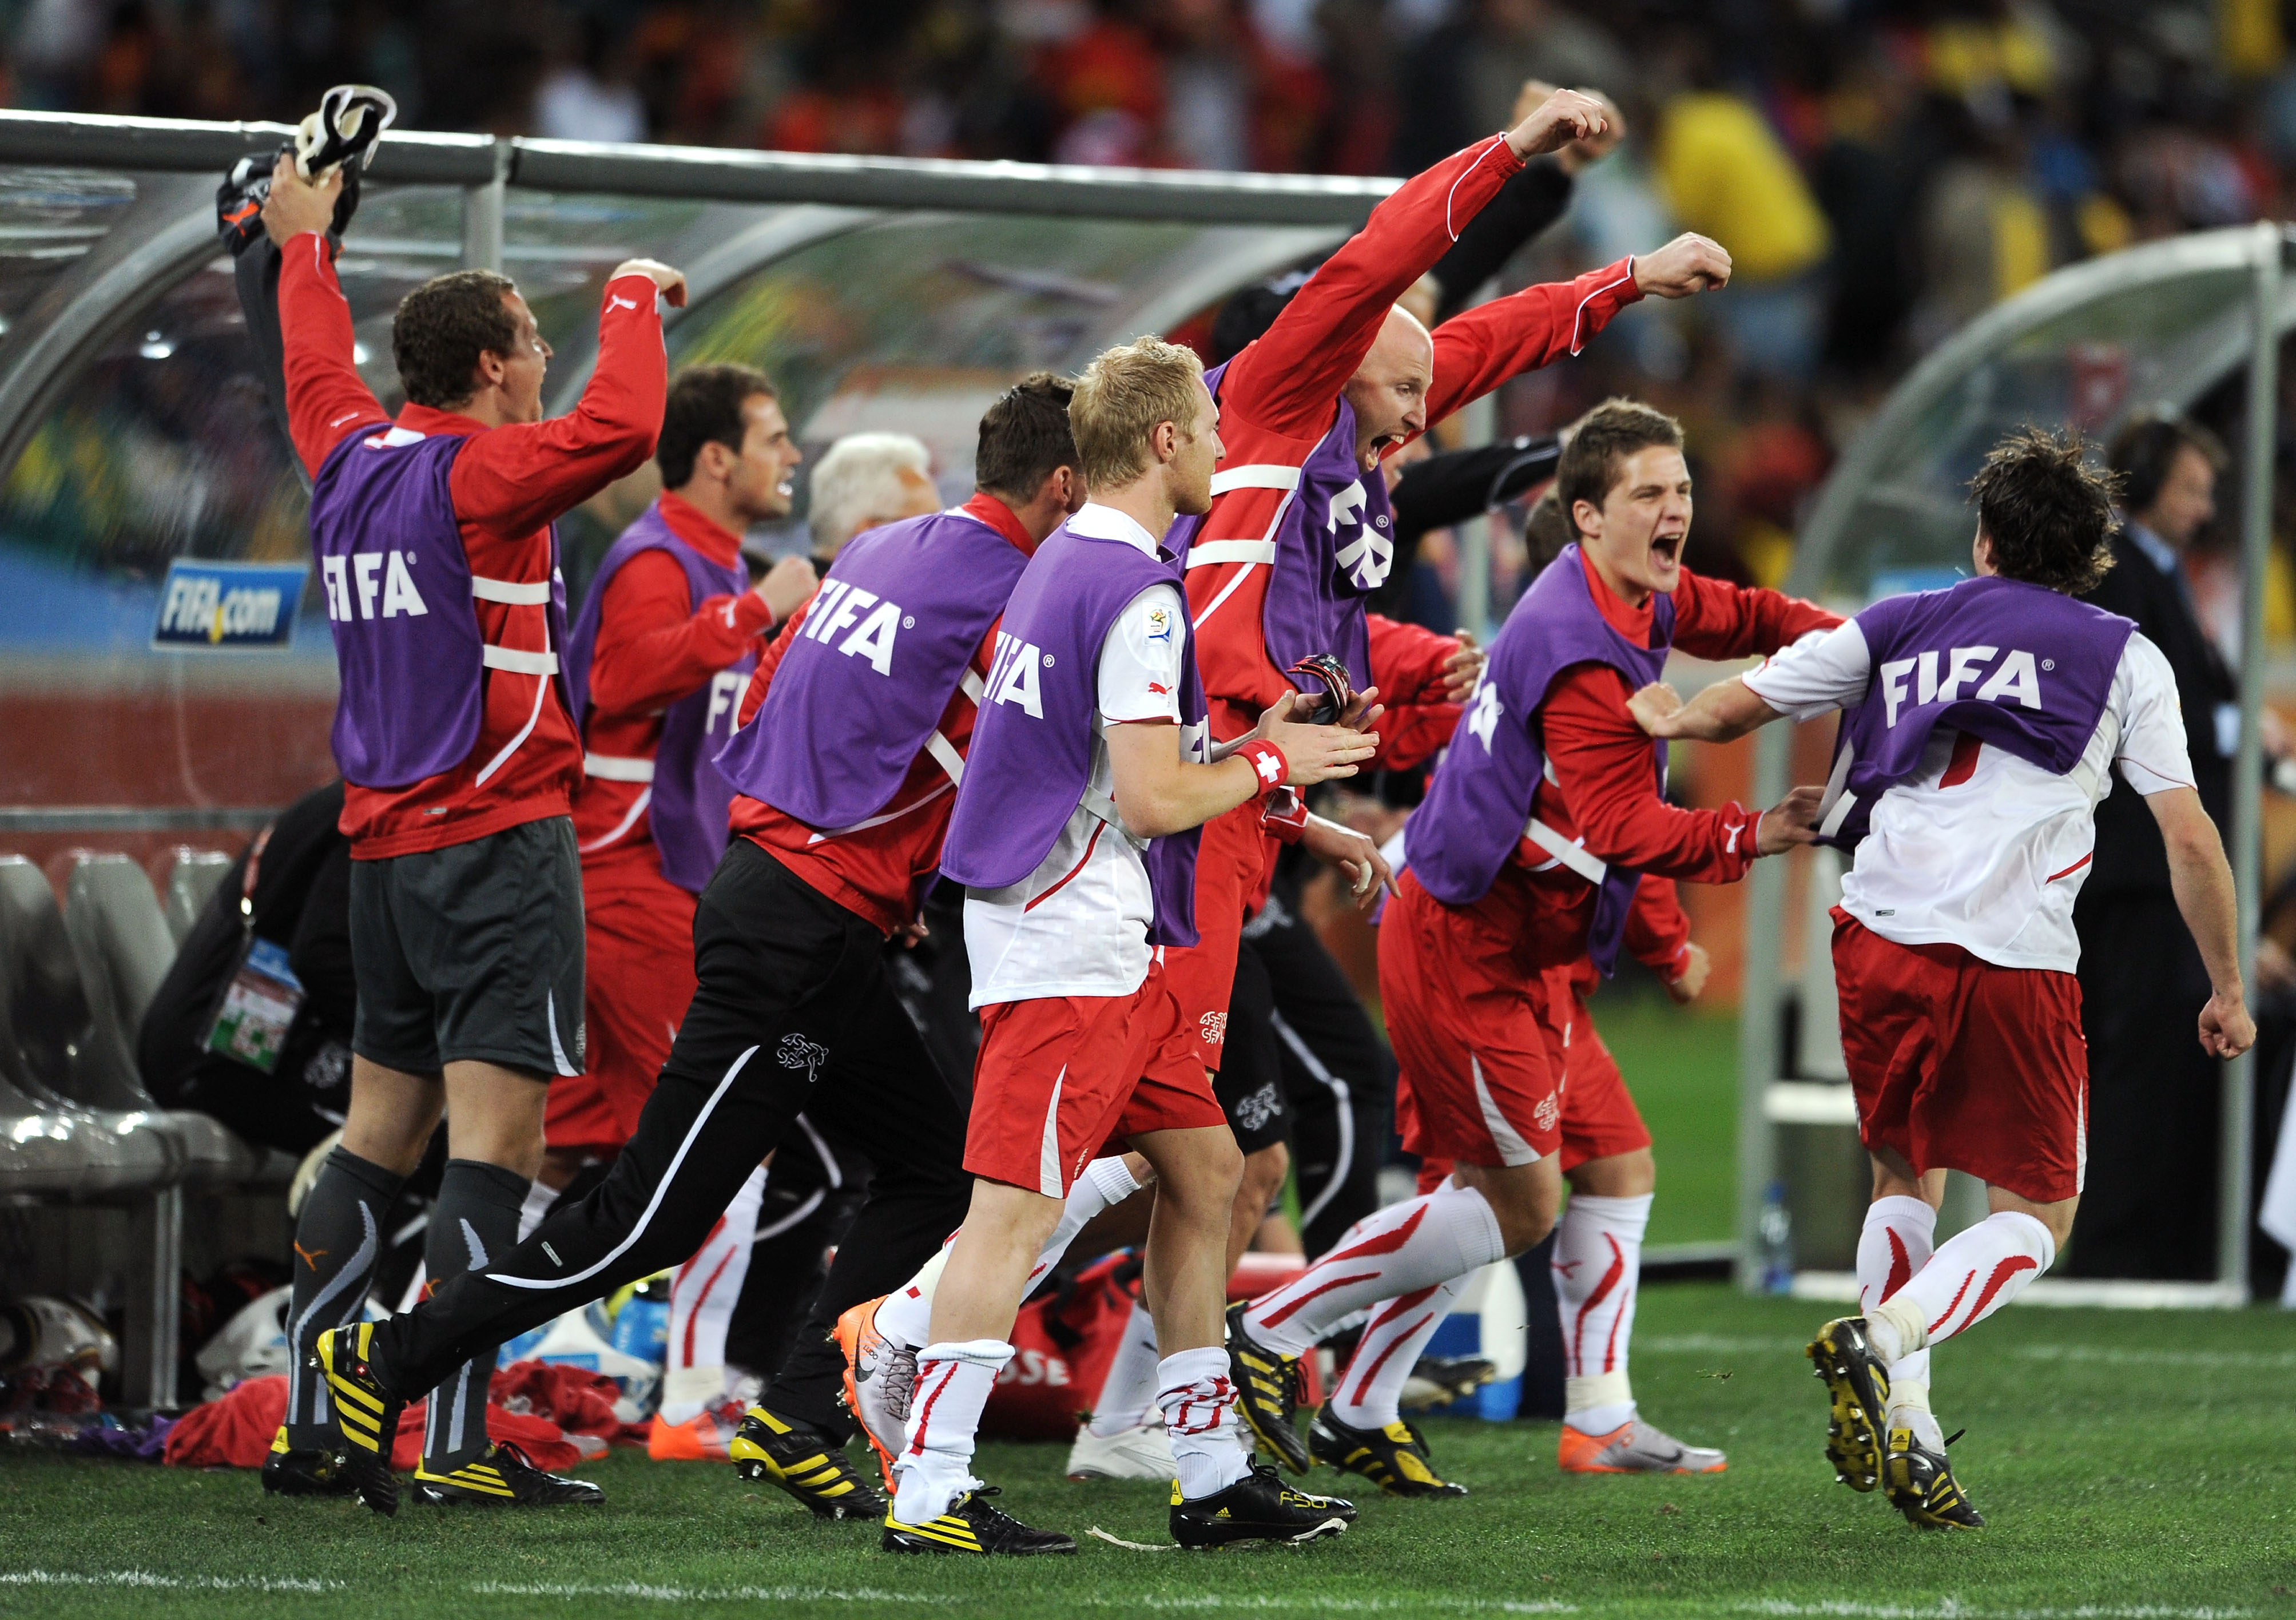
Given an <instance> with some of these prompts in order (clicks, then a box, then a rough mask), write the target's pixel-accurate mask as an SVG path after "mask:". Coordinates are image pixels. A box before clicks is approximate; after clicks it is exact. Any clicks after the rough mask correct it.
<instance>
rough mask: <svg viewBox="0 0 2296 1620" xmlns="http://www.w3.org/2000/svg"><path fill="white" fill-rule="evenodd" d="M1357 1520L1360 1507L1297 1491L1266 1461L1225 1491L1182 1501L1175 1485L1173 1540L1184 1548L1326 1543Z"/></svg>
mask: <svg viewBox="0 0 2296 1620" xmlns="http://www.w3.org/2000/svg"><path fill="white" fill-rule="evenodd" d="M1355 1522H1356V1505H1355V1503H1353V1502H1351V1501H1347V1500H1346V1499H1345V1498H1343V1497H1338V1496H1317V1495H1316V1494H1315V1493H1313V1492H1311V1491H1295V1490H1293V1489H1292V1487H1291V1486H1290V1485H1287V1484H1284V1483H1283V1479H1282V1478H1281V1477H1279V1476H1277V1474H1276V1472H1275V1469H1274V1468H1269V1467H1268V1466H1267V1464H1266V1463H1264V1462H1256V1463H1254V1464H1252V1465H1251V1473H1249V1474H1247V1475H1245V1476H1243V1477H1242V1479H1239V1480H1237V1481H1236V1482H1235V1483H1234V1484H1232V1485H1230V1486H1229V1487H1228V1488H1227V1489H1226V1490H1225V1491H1216V1492H1214V1493H1212V1494H1211V1495H1210V1496H1200V1497H1198V1498H1197V1499H1196V1500H1195V1501H1181V1500H1180V1482H1179V1481H1178V1480H1177V1479H1176V1480H1174V1481H1173V1482H1172V1539H1173V1540H1174V1541H1176V1542H1179V1543H1180V1545H1181V1546H1183V1547H1228V1546H1233V1545H1234V1543H1236V1542H1320V1541H1322V1540H1323V1539H1324V1537H1325V1536H1331V1535H1338V1534H1341V1532H1343V1531H1345V1530H1346V1529H1347V1527H1348V1526H1349V1525H1352V1524H1354V1523H1355Z"/></svg>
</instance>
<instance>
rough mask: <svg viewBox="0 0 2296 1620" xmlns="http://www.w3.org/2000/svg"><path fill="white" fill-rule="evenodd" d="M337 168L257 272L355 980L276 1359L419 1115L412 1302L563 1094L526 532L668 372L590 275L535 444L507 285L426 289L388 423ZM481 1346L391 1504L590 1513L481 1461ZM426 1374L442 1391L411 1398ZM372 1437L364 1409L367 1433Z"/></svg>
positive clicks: (539, 377) (285, 222)
mask: <svg viewBox="0 0 2296 1620" xmlns="http://www.w3.org/2000/svg"><path fill="white" fill-rule="evenodd" d="M342 186H343V178H342V174H341V172H340V170H339V171H336V172H335V173H333V174H332V175H331V176H330V177H328V178H327V179H326V180H325V181H324V182H322V183H318V184H314V183H313V182H311V181H308V180H306V179H304V178H302V177H301V176H300V174H299V172H298V170H297V169H296V166H295V160H294V159H293V158H292V157H291V156H283V157H281V158H280V160H279V161H278V163H277V165H276V167H275V169H274V172H273V176H272V182H271V187H270V192H269V195H268V197H267V199H266V201H265V202H264V204H263V207H262V210H261V217H262V220H263V226H264V229H265V231H266V233H267V234H269V237H270V239H271V241H272V242H273V243H275V244H276V245H277V246H278V248H279V251H280V275H279V284H278V295H279V313H280V327H281V334H282V338H283V345H284V361H285V398H286V404H287V411H288V417H289V421H290V424H291V430H292V434H293V438H294V442H295V448H296V451H297V453H298V455H299V456H300V457H301V458H302V461H303V465H305V466H306V467H307V468H308V469H309V470H310V472H311V475H312V479H313V491H312V503H311V538H312V544H313V547H314V549H315V550H316V553H317V555H318V560H319V565H320V573H321V578H322V582H323V584H324V588H325V592H326V597H327V615H328V618H329V619H330V620H331V621H332V630H333V633H334V639H335V651H336V658H337V662H339V664H340V667H341V673H342V697H341V701H340V705H339V707H338V709H337V711H336V714H335V724H334V752H335V758H336V761H337V762H338V763H339V764H340V767H341V769H342V773H343V777H344V779H345V781H346V783H347V786H346V787H345V789H344V802H343V818H342V828H343V832H344V833H345V834H346V835H348V837H349V839H350V842H351V896H350V915H351V955H352V965H353V967H354V969H355V970H356V973H357V980H358V1021H357V1029H356V1031H355V1032H354V1033H353V1037H352V1054H353V1059H352V1070H351V1103H350V1109H349V1117H348V1120H347V1121H346V1122H345V1124H344V1127H343V1139H342V1145H341V1146H340V1147H337V1148H336V1149H335V1150H334V1152H333V1153H332V1154H331V1155H329V1156H328V1159H327V1163H326V1164H325V1166H324V1169H323V1170H322V1171H321V1172H320V1175H319V1178H318V1180H317V1181H316V1184H315V1185H314V1186H313V1188H312V1190H311V1193H310V1195H309V1196H308V1197H307V1199H306V1201H305V1203H304V1206H303V1212H302V1216H301V1219H300V1221H299V1225H298V1229H297V1235H296V1253H297V1255H298V1257H299V1258H298V1264H297V1270H296V1273H295V1293H294V1301H293V1304H292V1306H291V1317H290V1321H289V1344H290V1345H291V1349H292V1351H294V1352H295V1353H298V1354H300V1353H305V1352H307V1350H308V1349H309V1347H310V1346H311V1345H312V1343H313V1340H314V1337H315V1336H317V1335H318V1334H319V1330H320V1329H322V1328H326V1327H329V1326H330V1325H332V1324H334V1323H339V1322H344V1321H354V1320H357V1317H358V1314H359V1311H360V1307H361V1306H362V1304H363V1303H365V1295H366V1290H367V1287H368V1284H369V1282H370V1280H371V1279H372V1278H373V1271H374V1266H375V1262H376V1261H377V1259H378V1257H379V1255H380V1253H381V1242H380V1237H379V1233H378V1229H377V1224H376V1223H377V1221H379V1219H380V1218H381V1215H382V1214H383V1213H384V1212H385V1211H387V1210H388V1209H389V1207H390V1204H391V1201H392V1199H393V1198H394V1197H395V1196H397V1194H398V1188H399V1186H400V1183H401V1182H402V1181H403V1180H404V1179H405V1178H406V1175H407V1173H408V1172H411V1171H412V1170H413V1169H414V1166H415V1164H416V1162H417V1161H418V1160H419V1159H420V1158H421V1157H422V1151H423V1149H424V1147H426V1146H427V1145H428V1143H429V1141H430V1134H431V1131H432V1129H433V1128H434V1127H435V1126H436V1124H437V1123H438V1121H439V1114H440V1113H441V1112H442V1110H443V1112H444V1113H445V1114H446V1116H447V1142H448V1147H447V1153H448V1157H447V1169H446V1175H445V1179H444V1180H442V1182H441V1183H440V1187H439V1201H438V1207H437V1210H436V1212H435V1213H434V1214H433V1216H432V1218H431V1222H430V1244H429V1249H428V1252H427V1254H426V1256H425V1261H424V1263H425V1265H426V1266H427V1268H428V1270H429V1272H430V1278H431V1279H433V1281H434V1282H436V1281H439V1280H440V1279H447V1278H449V1277H452V1276H454V1275H455V1273H458V1272H463V1271H466V1268H468V1267H471V1266H473V1265H484V1264H486V1263H488V1261H489V1259H491V1258H492V1257H494V1256H496V1255H499V1254H502V1253H504V1251H506V1250H508V1249H509V1248H510V1247H511V1246H512V1243H513V1242H514V1241H515V1240H516V1238H517V1235H518V1221H519V1211H520V1207H521V1205H522V1204H523V1203H524V1201H525V1199H526V1196H527V1191H528V1186H529V1180H530V1179H531V1178H532V1176H533V1174H534V1172H535V1171H536V1169H537V1167H538V1165H539V1164H540V1160H541V1156H542V1151H543V1134H542V1121H543V1112H544V1106H545V1098H546V1097H547V1095H548V1087H549V1082H550V1081H551V1079H552V1078H553V1076H559V1075H572V1074H576V1073H579V1072H580V1067H581V1052H582V1033H581V1023H580V1020H581V1009H582V977H583V974H582V963H583V938H582V912H581V904H582V901H581V895H582V877H581V869H580V866H579V863H578V859H577V857H576V854H575V848H574V828H573V823H572V821H571V819H570V816H569V813H568V812H569V803H570V794H571V793H572V790H573V788H574V786H575V785H576V784H577V783H578V781H579V780H580V779H581V769H582V746H581V742H580V740H579V738H578V735H577V733H576V730H575V726H574V719H573V715H572V713H571V711H570V706H569V704H568V703H567V699H566V694H565V690H564V687H563V686H562V683H561V681H560V680H559V679H558V674H559V652H560V649H561V648H562V646H564V629H565V622H564V616H563V614H564V599H565V598H564V584H563V581H562V579H561V577H560V574H559V569H558V545H557V541H556V539H554V537H553V531H552V529H551V527H550V526H551V524H552V522H553V521H554V520H555V519H557V518H558V517H559V516H561V515H562V514H564V513H565V512H567V511H568V510H570V508H572V507H573V506H576V505H578V503H580V502H582V501H584V500H586V499H587V498H589V497H591V496H592V495H594V494H595V493H596V492H597V491H598V490H600V489H603V488H604V487H605V486H606V485H607V484H609V483H611V481H614V480H615V479H618V478H620V477H622V476H624V475H626V474H627V473H630V472H631V471H632V470H634V469H635V467H637V466H638V465H640V464H642V463H643V462H644V459H645V457H646V456H647V455H648V453H650V452H651V451H652V448H653V444H654V437H655V434H656V432H658V431H659V429H660V425H661V407H662V398H663V390H664V384H665V382H666V377H665V373H666V371H667V366H666V364H665V362H664V359H663V354H662V347H661V318H660V306H659V300H660V297H662V296H667V297H668V299H670V300H672V301H673V302H676V301H681V300H683V298H684V296H685V277H684V276H682V275H679V273H678V272H676V270H673V269H670V268H669V267H667V266H665V265H660V264H656V263H654V262H652V260H650V259H632V260H629V261H628V262H627V263H625V264H623V265H622V266H620V267H619V268H618V269H616V270H615V271H614V273H613V274H612V275H611V276H609V277H608V278H607V282H606V287H605V292H604V299H603V305H604V307H603V309H602V310H601V312H600V316H599V328H598V332H599V335H598V345H599V347H598V363H597V369H596V372H595V374H594V376H593V377H592V379H591V382H590V383H589V386H588V387H587V388H586V390H585V391H584V393H583V396H582V401H581V404H580V406H579V407H578V408H577V409H576V410H575V411H574V413H573V414H572V415H568V416H562V417H560V418H558V419H556V420H554V421H549V422H545V421H544V420H543V419H542V384H543V376H544V373H545V369H546V367H547V366H548V363H549V360H550V345H549V344H548V343H546V342H545V341H543V339H542V335H541V333H539V332H538V331H537V329H536V326H535V323H534V317H533V315H532V313H531V312H530V311H529V309H528V308H527V307H526V303H525V301H524V300H522V299H521V297H520V296H519V293H518V289H517V288H516V287H515V286H514V285H513V284H512V283H511V282H509V281H507V280H505V279H504V278H503V277H502V276H499V275H492V274H490V273H488V272H487V271H482V270H464V271H461V272H458V273H456V274H454V275H442V276H439V277H438V278H436V279H435V280H432V281H430V282H428V283H425V284H423V285H422V286H421V287H418V288H416V289H415V290H414V292H411V293H409V294H408V295H407V296H406V300H404V301H403V302H402V303H401V304H400V305H399V308H398V317H397V320H396V321H395V323H394V325H393V328H392V338H391V345H392V351H393V355H394V358H395V359H396V361H397V363H398V374H399V378H400V380H401V382H404V383H405V385H406V393H407V399H408V403H407V405H406V408H405V409H404V410H403V411H401V412H400V413H399V415H398V420H397V421H396V422H395V423H394V422H393V421H392V419H391V418H390V416H389V414H388V413H386V412H385V411H384V410H383V409H382V407H381V405H380V404H379V403H378V402H377V401H376V399H375V398H374V396H373V393H372V392H370V391H368V389H367V387H366V384H365V382H362V381H361V380H360V377H359V374H358V371H357V367H356V366H354V365H353V363H352V341H351V320H350V309H349V307H348V305H347V304H346V303H345V302H344V300H343V295H342V291H341V289H340V286H338V285H337V284H336V280H335V270H334V252H333V249H332V247H331V246H330V244H329V240H328V237H327V235H326V232H327V230H328V228H329V226H330V225H331V224H332V221H333V219H334V216H335V210H336V204H337V201H338V199H339V197H340V193H341V191H342ZM501 1337H502V1336H501V1335H496V1336H480V1337H475V1338H473V1339H471V1341H470V1342H469V1343H468V1344H466V1345H463V1346H462V1347H461V1349H460V1350H459V1351H458V1353H456V1354H455V1355H454V1356H452V1357H449V1358H447V1359H445V1360H442V1361H439V1363H438V1364H437V1365H436V1366H434V1367H432V1368H430V1369H429V1372H428V1376H427V1377H424V1378H423V1379H422V1381H421V1382H420V1383H418V1384H414V1385H413V1386H411V1387H409V1388H408V1389H407V1390H406V1394H408V1395H409V1396H419V1395H421V1394H424V1393H425V1392H426V1391H431V1390H433V1388H434V1386H436V1393H435V1394H433V1396H432V1399H431V1402H430V1425H429V1427H428V1429H427V1430H426V1431H425V1434H424V1440H423V1454H422V1467H421V1468H419V1469H418V1470H417V1471H416V1474H415V1488H416V1490H417V1491H418V1492H419V1493H421V1495H422V1497H423V1498H424V1500H426V1501H514V1502H518V1503H521V1504H524V1503H545V1502H562V1501H597V1500H599V1493H598V1491H597V1490H596V1488H595V1487H594V1486H591V1485H588V1484H583V1483H581V1482H579V1481H572V1480H562V1479H559V1478H557V1477H555V1476H552V1475H549V1474H545V1473H544V1472H542V1471H541V1470H539V1469H537V1468H533V1467H531V1466H529V1464H528V1463H527V1461H526V1460H525V1459H524V1458H523V1457H522V1456H521V1455H520V1454H519V1453H518V1452H517V1451H516V1450H515V1449H514V1448H511V1447H497V1446H494V1445H492V1444H490V1443H488V1437H487V1432H486V1401H487V1385H488V1377H489V1376H490V1375H491V1373H492V1370H493V1365H494V1354H495V1353H494V1346H495V1345H496V1344H497V1343H498V1342H499V1341H500V1338H501ZM442 1380H446V1382H444V1383H443V1384H442V1382H441V1381H442ZM326 1399H327V1396H326V1394H325V1392H324V1391H322V1390H320V1389H318V1388H317V1387H316V1386H308V1385H307V1382H306V1380H304V1379H303V1378H302V1377H298V1378H297V1379H296V1381H295V1390H294V1397H293V1399H292V1400H291V1402H290V1407H289V1411H288V1422H287V1424H286V1426H285V1427H283V1428H282V1430H281V1431H280V1435H279V1437H278V1440H277V1442H276V1443H275V1446H274V1448H273V1455H272V1459H271V1460H270V1461H269V1463H268V1464H267V1465H266V1469H265V1484H266V1487H267V1488H271V1489H277V1490H287V1491H295V1492H303V1491H313V1490H324V1491H327V1492H330V1493H333V1492H337V1491H339V1490H340V1488H341V1476H340V1475H339V1474H337V1473H336V1471H335V1470H334V1469H333V1468H332V1464H331V1463H330V1462H329V1460H328V1458H329V1453H330V1452H331V1451H332V1450H333V1449H334V1448H333V1444H332V1443H333V1441H334V1439H335V1435H334V1434H333V1433H332V1432H331V1426H330V1425H329V1424H328V1421H327V1412H326V1410H325V1406H326ZM370 1415H371V1414H370ZM336 1416H337V1417H338V1418H342V1419H351V1421H350V1424H349V1427H346V1428H343V1429H342V1430H341V1431H340V1432H341V1434H342V1435H343V1437H344V1438H345V1439H346V1440H347V1441H348V1443H349V1445H350V1446H351V1448H352V1450H351V1451H350V1455H351V1456H352V1457H353V1458H354V1459H356V1460H358V1461H355V1463H354V1467H353V1470H352V1472H353V1476H354V1477H356V1476H358V1474H359V1473H360V1471H361V1469H362V1468H365V1469H369V1470H371V1469H372V1468H373V1467H375V1466H379V1467H380V1468H381V1477H382V1479H384V1480H385V1481H387V1482H389V1485H390V1492H391V1494H392V1497H393V1499H394V1501H395V1499H396V1493H397V1483H396V1481H395V1480H392V1479H391V1476H390V1472H389V1454H390V1446H391V1441H392V1438H393V1435H394V1434H395V1432H396V1426H395V1422H394V1423H392V1424H384V1425H381V1426H379V1427H377V1426H373V1425H371V1424H370V1425H365V1426H362V1425H360V1424H358V1423H357V1421H356V1416H357V1415H356V1414H351V1413H345V1412H343V1411H342V1410H340V1408H338V1409H337V1412H336Z"/></svg>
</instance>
